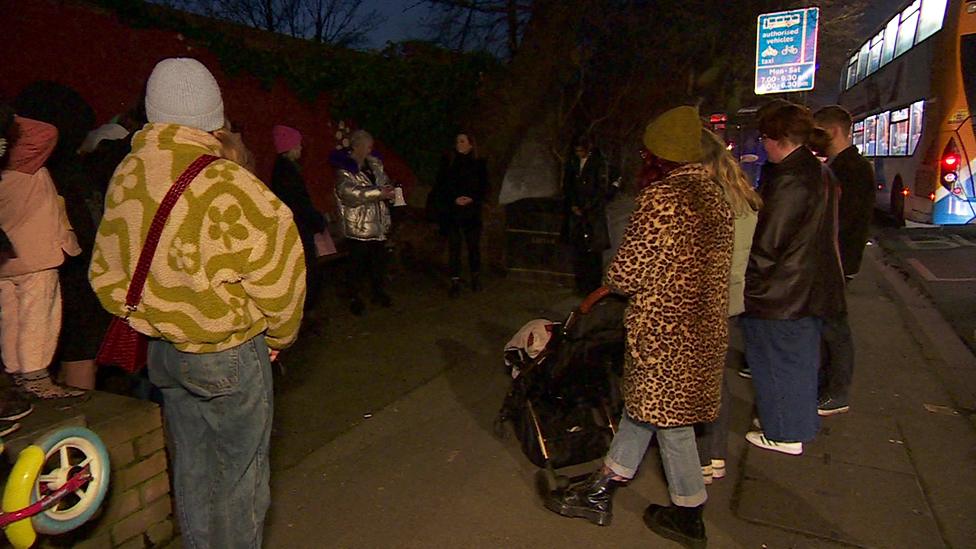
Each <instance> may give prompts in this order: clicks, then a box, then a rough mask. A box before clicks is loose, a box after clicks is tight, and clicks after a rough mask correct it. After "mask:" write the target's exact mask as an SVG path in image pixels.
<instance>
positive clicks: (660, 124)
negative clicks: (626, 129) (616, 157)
mask: <svg viewBox="0 0 976 549" xmlns="http://www.w3.org/2000/svg"><path fill="white" fill-rule="evenodd" d="M701 134H702V123H701V118H699V116H698V109H697V108H695V107H687V106H685V107H675V108H673V109H671V110H669V111H666V112H664V113H663V114H661V116H658V117H657V118H656V119H654V120H653V121H651V123H650V124H648V125H647V129H646V130H644V146H645V147H647V150H648V151H650V152H651V154H653V155H655V156H657V157H658V158H661V159H664V160H669V161H671V162H678V163H681V164H687V163H689V162H700V161H701V159H702V146H701Z"/></svg>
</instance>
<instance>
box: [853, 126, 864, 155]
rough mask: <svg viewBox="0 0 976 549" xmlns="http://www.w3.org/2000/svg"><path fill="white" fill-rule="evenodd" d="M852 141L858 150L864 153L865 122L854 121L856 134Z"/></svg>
mask: <svg viewBox="0 0 976 549" xmlns="http://www.w3.org/2000/svg"><path fill="white" fill-rule="evenodd" d="M852 142H853V144H854V146H855V147H857V152H859V153H861V154H864V122H855V123H854V135H853V138H852Z"/></svg>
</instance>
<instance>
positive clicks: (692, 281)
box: [606, 164, 734, 427]
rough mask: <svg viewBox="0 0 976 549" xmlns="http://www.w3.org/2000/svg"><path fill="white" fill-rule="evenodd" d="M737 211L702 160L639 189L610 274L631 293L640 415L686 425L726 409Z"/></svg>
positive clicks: (631, 350) (630, 388) (627, 394)
mask: <svg viewBox="0 0 976 549" xmlns="http://www.w3.org/2000/svg"><path fill="white" fill-rule="evenodd" d="M733 219H734V216H733V214H732V210H731V208H730V207H729V205H728V203H727V202H726V201H725V198H724V195H723V192H722V190H721V188H720V187H719V186H718V185H717V184H716V183H714V182H713V181H712V180H711V179H710V178H709V176H708V172H706V171H705V168H704V167H703V166H702V165H701V164H689V165H686V166H683V167H681V168H679V169H677V170H675V171H673V172H671V173H670V174H669V175H668V176H667V177H666V178H665V179H664V180H662V181H660V182H658V183H655V184H653V185H651V186H650V187H648V188H646V189H644V190H643V191H642V192H641V194H640V195H638V197H637V206H636V208H635V210H634V213H633V214H631V218H630V223H629V224H628V226H627V230H626V231H625V233H624V238H623V241H622V242H621V244H620V248H619V249H618V251H617V255H616V257H615V258H614V260H613V263H612V264H611V265H610V267H609V269H608V271H607V275H606V282H607V285H608V286H610V287H611V288H612V289H614V290H615V291H617V292H619V293H622V294H625V295H627V296H629V298H630V301H629V304H628V306H627V311H626V313H625V316H624V325H625V327H626V331H627V345H626V346H627V352H626V356H625V361H624V380H623V395H624V403H625V405H626V408H627V413H628V414H629V415H630V417H632V418H634V419H636V420H639V421H643V422H647V423H650V424H652V425H655V426H658V427H678V426H682V425H691V424H693V423H698V422H707V421H714V420H715V418H716V417H717V416H718V408H719V401H720V399H721V384H722V372H723V369H724V365H725V351H726V346H727V345H728V327H727V320H726V319H727V313H728V299H729V298H728V284H729V269H730V267H731V262H732V242H733Z"/></svg>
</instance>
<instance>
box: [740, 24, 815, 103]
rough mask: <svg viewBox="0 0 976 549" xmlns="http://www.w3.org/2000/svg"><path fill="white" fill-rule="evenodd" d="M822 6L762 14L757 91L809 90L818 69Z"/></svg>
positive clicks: (758, 32) (759, 92)
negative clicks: (819, 26) (818, 43)
mask: <svg viewBox="0 0 976 549" xmlns="http://www.w3.org/2000/svg"><path fill="white" fill-rule="evenodd" d="M819 22H820V9H819V8H804V9H799V10H791V11H780V12H776V13H765V14H763V15H760V16H759V20H758V22H757V28H756V94H758V95H762V94H766V93H783V92H798V91H809V90H812V89H813V83H814V77H815V76H816V72H817V27H818V23H819Z"/></svg>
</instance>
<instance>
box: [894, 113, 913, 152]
mask: <svg viewBox="0 0 976 549" xmlns="http://www.w3.org/2000/svg"><path fill="white" fill-rule="evenodd" d="M908 111H909V109H908V107H905V108H904V109H898V110H897V111H891V149H890V152H891V154H892V155H894V156H907V155H908Z"/></svg>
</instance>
